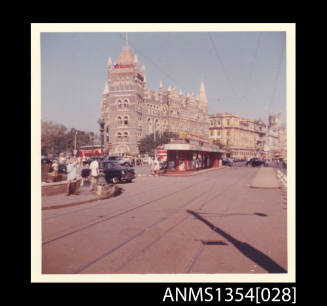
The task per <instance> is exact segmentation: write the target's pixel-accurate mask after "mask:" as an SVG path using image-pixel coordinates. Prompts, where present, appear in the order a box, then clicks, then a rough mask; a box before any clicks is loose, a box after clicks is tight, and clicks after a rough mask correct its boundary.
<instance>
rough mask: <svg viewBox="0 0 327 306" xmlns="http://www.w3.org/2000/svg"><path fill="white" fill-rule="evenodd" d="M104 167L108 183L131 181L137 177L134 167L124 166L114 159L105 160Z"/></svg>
mask: <svg viewBox="0 0 327 306" xmlns="http://www.w3.org/2000/svg"><path fill="white" fill-rule="evenodd" d="M103 168H104V175H105V178H106V182H107V183H108V184H109V183H114V184H117V183H120V182H131V181H132V180H133V179H134V178H135V171H134V168H124V167H122V166H121V165H120V164H119V163H117V162H114V161H104V162H103Z"/></svg>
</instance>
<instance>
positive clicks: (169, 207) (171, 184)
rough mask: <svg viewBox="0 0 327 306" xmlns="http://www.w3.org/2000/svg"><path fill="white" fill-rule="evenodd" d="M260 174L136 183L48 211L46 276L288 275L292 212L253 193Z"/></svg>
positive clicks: (265, 194) (239, 171)
mask: <svg viewBox="0 0 327 306" xmlns="http://www.w3.org/2000/svg"><path fill="white" fill-rule="evenodd" d="M143 170H144V171H145V172H146V169H143ZM143 170H142V171H143ZM258 170H259V169H258V168H252V167H249V168H248V167H232V168H229V167H227V168H221V169H216V170H213V171H210V172H206V173H203V174H200V175H197V176H191V177H161V176H160V177H151V176H138V177H137V179H136V180H135V182H134V183H130V184H121V185H120V186H121V187H122V188H123V189H124V191H123V193H122V194H121V195H120V196H118V197H116V198H112V199H108V200H103V201H97V202H92V203H89V204H84V205H80V206H74V207H67V208H60V209H53V210H44V211H42V240H43V241H42V273H45V274H52V273H55V274H58V273H59V274H66V273H68V274H79V273H87V274H97V273H106V274H114V273H127V274H131V273H155V274H158V273H283V272H285V271H286V270H287V249H286V207H285V206H284V205H283V202H282V197H281V191H280V189H253V188H249V185H250V183H251V182H252V180H253V178H254V177H255V175H256V173H257V171H258ZM142 171H141V172H142Z"/></svg>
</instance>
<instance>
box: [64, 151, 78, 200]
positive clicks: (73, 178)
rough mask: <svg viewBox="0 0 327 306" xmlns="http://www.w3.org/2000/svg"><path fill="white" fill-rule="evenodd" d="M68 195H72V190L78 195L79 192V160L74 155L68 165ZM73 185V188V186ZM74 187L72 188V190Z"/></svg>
mask: <svg viewBox="0 0 327 306" xmlns="http://www.w3.org/2000/svg"><path fill="white" fill-rule="evenodd" d="M67 181H68V183H67V190H66V191H67V193H66V195H67V196H70V194H71V191H72V193H73V194H74V195H78V192H77V160H76V158H74V157H72V158H70V159H69V162H68V165H67ZM72 187H73V188H72ZM71 188H72V190H71Z"/></svg>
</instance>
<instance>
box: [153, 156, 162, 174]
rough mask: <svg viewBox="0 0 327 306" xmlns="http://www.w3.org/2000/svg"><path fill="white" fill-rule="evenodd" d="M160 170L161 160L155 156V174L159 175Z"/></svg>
mask: <svg viewBox="0 0 327 306" xmlns="http://www.w3.org/2000/svg"><path fill="white" fill-rule="evenodd" d="M159 171H160V163H159V161H158V160H157V159H156V158H155V160H154V161H153V174H154V175H155V176H158V174H159Z"/></svg>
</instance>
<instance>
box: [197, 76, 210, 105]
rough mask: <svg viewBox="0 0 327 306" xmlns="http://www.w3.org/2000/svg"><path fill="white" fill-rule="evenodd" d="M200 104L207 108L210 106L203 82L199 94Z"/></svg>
mask: <svg viewBox="0 0 327 306" xmlns="http://www.w3.org/2000/svg"><path fill="white" fill-rule="evenodd" d="M199 102H200V105H202V106H204V107H207V106H208V99H207V95H206V90H205V88H204V82H203V80H202V81H201V87H200V93H199Z"/></svg>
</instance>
